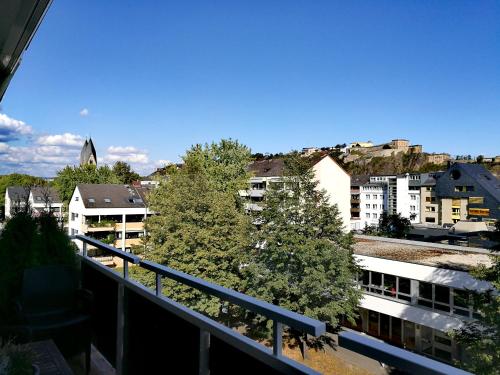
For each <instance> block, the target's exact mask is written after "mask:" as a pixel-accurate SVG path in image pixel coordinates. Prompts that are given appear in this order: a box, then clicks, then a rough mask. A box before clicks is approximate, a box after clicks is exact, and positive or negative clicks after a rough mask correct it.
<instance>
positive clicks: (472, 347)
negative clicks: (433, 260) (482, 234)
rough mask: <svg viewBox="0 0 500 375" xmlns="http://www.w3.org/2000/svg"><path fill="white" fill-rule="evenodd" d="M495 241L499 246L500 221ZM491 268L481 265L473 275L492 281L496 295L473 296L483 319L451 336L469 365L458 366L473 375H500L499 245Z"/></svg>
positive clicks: (477, 294) (463, 363)
mask: <svg viewBox="0 0 500 375" xmlns="http://www.w3.org/2000/svg"><path fill="white" fill-rule="evenodd" d="M492 240H494V241H496V242H497V243H500V221H497V222H496V230H495V232H494V233H493V236H492ZM493 250H494V251H495V253H493V255H491V258H492V263H493V264H492V266H491V267H486V266H484V265H481V266H479V267H476V268H474V269H472V270H471V271H470V273H471V274H472V276H474V277H475V278H477V279H480V280H486V281H489V282H490V283H491V284H492V286H493V287H494V288H495V289H496V291H493V290H490V291H487V292H484V293H471V297H472V300H473V303H474V305H475V308H477V309H478V310H479V311H480V312H481V318H480V319H478V320H475V321H471V322H467V323H466V324H465V325H464V326H463V327H462V328H461V329H459V330H456V331H454V332H452V336H454V337H455V338H456V339H457V341H458V342H460V343H461V344H462V346H463V347H464V349H465V354H466V361H464V362H462V363H459V364H458V365H461V366H463V367H465V368H466V369H467V370H469V371H471V372H473V373H474V374H500V296H499V295H498V294H497V293H498V290H500V255H498V251H499V250H500V245H497V246H496V248H495V249H493Z"/></svg>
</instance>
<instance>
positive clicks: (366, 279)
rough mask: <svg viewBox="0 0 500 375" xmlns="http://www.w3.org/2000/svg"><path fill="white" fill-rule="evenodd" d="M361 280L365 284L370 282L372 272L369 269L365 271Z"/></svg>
mask: <svg viewBox="0 0 500 375" xmlns="http://www.w3.org/2000/svg"><path fill="white" fill-rule="evenodd" d="M361 282H362V284H363V285H369V284H370V272H369V271H363V274H362V275H361Z"/></svg>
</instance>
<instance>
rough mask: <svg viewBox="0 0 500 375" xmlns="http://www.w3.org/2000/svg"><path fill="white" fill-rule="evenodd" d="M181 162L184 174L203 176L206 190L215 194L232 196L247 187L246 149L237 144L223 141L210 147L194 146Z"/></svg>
mask: <svg viewBox="0 0 500 375" xmlns="http://www.w3.org/2000/svg"><path fill="white" fill-rule="evenodd" d="M183 159H184V163H185V165H184V168H187V169H189V171H188V173H197V174H204V175H205V176H206V178H207V182H208V184H209V185H210V187H211V188H214V189H216V190H218V191H222V192H229V193H231V194H236V193H237V192H238V190H240V189H244V188H245V187H246V186H247V184H248V179H249V177H250V175H249V174H248V172H247V167H248V163H249V162H250V149H249V148H248V147H246V146H244V145H242V144H240V143H239V142H238V141H233V140H231V139H223V140H221V141H220V142H219V143H212V144H210V145H209V144H205V145H204V146H202V145H199V144H198V145H195V146H193V147H191V149H190V150H188V151H187V153H186V155H185V156H184V157H183Z"/></svg>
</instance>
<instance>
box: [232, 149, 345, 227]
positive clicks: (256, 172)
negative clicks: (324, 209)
mask: <svg viewBox="0 0 500 375" xmlns="http://www.w3.org/2000/svg"><path fill="white" fill-rule="evenodd" d="M311 168H312V170H313V172H314V176H315V178H316V179H317V181H318V188H319V189H324V190H325V191H326V193H327V195H328V197H329V201H330V203H331V204H336V205H337V207H338V209H339V212H340V216H341V218H342V222H343V223H344V229H345V230H346V231H348V230H349V228H350V218H351V204H350V186H351V177H350V176H349V174H348V173H347V172H346V171H345V170H344V169H343V168H342V167H341V166H340V165H338V164H337V162H335V160H333V159H332V158H331V157H330V156H323V157H322V158H321V159H319V160H317V161H314V162H312V166H311ZM284 170H285V163H284V161H283V160H282V159H268V160H258V161H254V162H252V163H251V164H250V165H249V171H250V173H251V174H252V177H251V178H250V181H249V188H248V190H242V191H240V195H241V196H242V197H245V198H246V199H247V203H246V207H247V209H248V210H261V209H262V207H263V205H264V204H265V194H266V191H267V190H269V188H270V186H271V185H272V184H283V173H284Z"/></svg>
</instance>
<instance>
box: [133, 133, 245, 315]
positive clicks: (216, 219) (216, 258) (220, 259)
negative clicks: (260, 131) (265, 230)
mask: <svg viewBox="0 0 500 375" xmlns="http://www.w3.org/2000/svg"><path fill="white" fill-rule="evenodd" d="M248 157H249V151H248V149H247V148H246V147H244V146H241V145H239V144H238V143H237V142H233V141H225V140H223V141H221V142H220V143H218V144H212V145H210V146H208V145H205V146H204V147H202V146H194V147H193V148H192V149H191V150H189V151H188V152H187V154H186V156H185V157H184V160H185V165H184V167H183V168H182V169H180V170H179V171H177V172H176V173H175V174H173V175H172V176H170V178H169V179H168V180H167V181H163V182H162V183H161V184H160V186H159V187H158V188H157V189H155V190H154V191H153V192H152V193H151V194H150V196H149V200H150V206H151V209H152V210H153V211H155V212H156V215H154V216H152V217H151V218H149V219H147V221H146V228H147V231H148V234H149V237H148V239H147V245H148V246H147V249H148V250H146V251H145V252H144V253H143V255H144V257H145V258H146V259H148V260H152V261H155V262H158V263H161V264H164V265H167V266H169V267H172V268H174V269H176V270H179V271H182V272H186V273H189V274H191V275H194V276H198V277H201V278H203V279H206V280H210V281H212V282H215V283H217V284H219V285H223V286H225V287H228V288H232V289H236V290H238V289H241V280H240V276H239V265H240V264H241V258H242V254H244V253H245V250H246V249H247V248H248V243H249V241H250V235H249V230H250V221H249V217H248V216H246V215H245V214H244V212H243V209H242V208H241V204H240V202H239V198H238V196H237V194H236V193H237V189H238V188H239V187H240V186H242V182H243V181H245V183H246V181H247V178H248V176H247V172H246V169H245V167H246V165H247V164H248ZM134 277H136V278H139V280H141V281H142V282H146V283H148V284H149V285H151V283H152V279H151V278H148V277H147V276H145V275H143V274H141V273H140V272H138V273H135V274H134ZM165 284H166V287H165V288H164V291H165V293H166V294H167V296H168V297H171V298H174V299H175V300H177V301H180V302H182V303H184V304H186V305H187V306H189V307H191V308H194V309H196V310H198V311H202V312H204V313H207V314H209V315H211V316H214V317H217V316H220V312H221V307H220V304H219V302H218V300H217V299H215V298H211V297H208V296H206V295H205V294H203V293H200V292H198V291H195V290H193V289H191V288H188V287H185V286H183V285H179V284H177V283H174V282H171V281H167V280H166V281H165Z"/></svg>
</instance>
